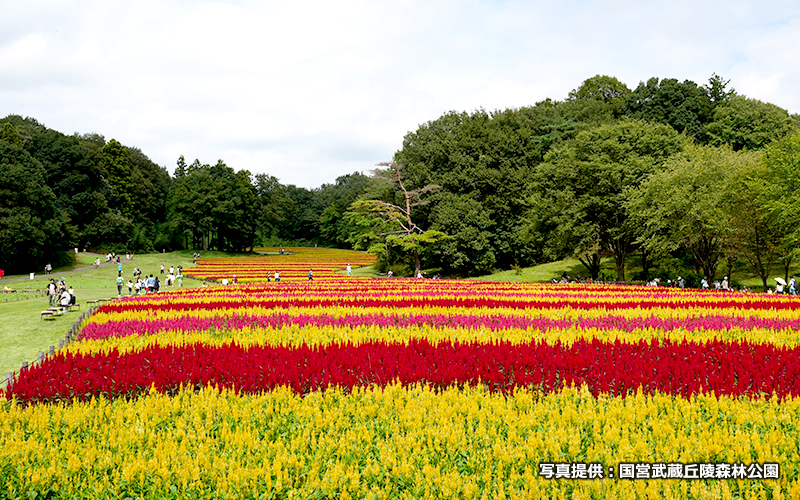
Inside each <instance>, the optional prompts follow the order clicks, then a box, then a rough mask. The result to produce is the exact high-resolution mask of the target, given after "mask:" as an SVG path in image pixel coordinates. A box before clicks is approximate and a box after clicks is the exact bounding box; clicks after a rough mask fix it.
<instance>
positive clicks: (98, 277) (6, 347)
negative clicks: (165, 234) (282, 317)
mask: <svg viewBox="0 0 800 500" xmlns="http://www.w3.org/2000/svg"><path fill="white" fill-rule="evenodd" d="M224 255H227V254H223V253H220V252H203V257H215V256H224ZM97 257H101V262H102V266H101V267H100V268H98V269H94V268H92V267H90V268H89V269H85V268H81V267H80V266H87V265H88V266H91V264H92V262H94V260H95V259H96V258H97ZM161 264H164V267H165V268H166V269H169V267H170V266H173V267H177V266H178V265H182V266H183V267H184V268H189V267H191V266H192V252H190V251H182V252H170V253H164V254H146V255H137V256H135V258H134V259H133V260H131V261H126V260H125V257H124V256H122V272H123V277H124V278H125V280H126V281H127V280H128V278H131V277H132V272H133V269H134V267H139V268H140V269H141V270H142V273H143V274H147V275H150V274H153V275H158V274H159V272H160V265H161ZM51 277H53V278H56V279H60V278H61V277H64V278H66V282H67V284H68V285H72V286H73V287H74V288H75V296H76V297H77V301H78V303H79V304H81V311H85V310H86V301H87V300H94V299H100V298H109V297H115V296H116V295H117V287H116V278H117V265H116V264H113V265H112V264H106V262H105V257H104V256H99V255H97V254H88V253H87V254H79V255H78V264H76V266H72V267H70V268H58V269H55V270H54V271H53V274H52V275H50V276H45V275H44V274H41V275H38V274H37V275H36V276H35V279H33V280H30V279H28V278H29V276H28V275H24V276H6V277H4V278H0V288H3V287H8V288H11V289H14V290H42V289H44V288H45V286H46V285H47V283H48V282H49V279H50V278H51ZM19 278H22V279H19ZM162 282H163V280H162ZM200 284H202V281H200V280H194V279H192V278H189V277H188V276H184V279H183V286H184V288H187V287H195V286H199V285H200ZM162 289H163V288H162ZM127 290H128V289H127V287H124V288H123V294H127ZM18 293H20V296H22V295H23V294H22V293H21V292H15V293H1V294H0V379H2V380H5V374H6V373H7V372H12V371H18V370H19V368H20V367H21V366H22V362H23V361H28V362H30V361H33V360H34V359H36V358H37V357H38V355H39V352H40V351H45V352H46V351H48V350H49V348H50V346H51V345H52V346H56V347H58V342H59V340H61V339H63V338H64V336H65V335H66V333H67V330H69V328H70V326H72V324H73V322H75V321H76V320H77V319H78V317H79V316H80V314H81V313H80V312H77V311H72V312H68V313H65V314H64V315H62V316H59V317H56V319H53V320H43V319H42V317H41V312H42V311H43V310H45V309H47V308H48V307H49V306H50V304H49V300H48V298H47V297H46V296H42V297H38V298H36V297H35V293H34V292H28V293H25V294H24V295H25V296H27V297H31V298H27V300H14V299H16V298H17V297H18V295H17V294H18ZM6 300H7V301H8V302H6Z"/></svg>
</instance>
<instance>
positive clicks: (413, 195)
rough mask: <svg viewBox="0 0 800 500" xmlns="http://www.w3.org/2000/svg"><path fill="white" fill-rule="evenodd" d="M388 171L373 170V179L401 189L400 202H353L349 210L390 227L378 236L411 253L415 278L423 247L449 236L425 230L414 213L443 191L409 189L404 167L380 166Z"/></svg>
mask: <svg viewBox="0 0 800 500" xmlns="http://www.w3.org/2000/svg"><path fill="white" fill-rule="evenodd" d="M378 166H380V167H385V169H377V170H375V171H374V177H375V178H376V179H377V180H379V181H380V182H383V183H386V184H390V185H392V186H393V187H395V188H396V189H398V190H399V193H400V195H401V197H402V200H401V202H400V203H398V204H395V203H390V202H387V201H383V200H379V199H367V200H359V201H356V202H354V203H353V204H352V205H351V206H350V209H351V211H353V212H359V213H361V214H364V215H366V216H368V217H370V218H372V219H374V220H375V223H376V224H379V225H382V226H384V227H388V228H389V230H387V231H384V232H382V233H381V234H379V236H382V237H385V238H386V242H387V243H388V244H392V245H396V246H399V247H400V248H402V249H403V250H404V251H406V252H408V253H409V254H411V256H412V259H413V263H414V276H418V275H419V273H420V269H421V267H422V263H421V261H420V252H421V251H422V249H423V247H424V246H425V245H428V244H433V243H436V242H438V241H441V240H442V239H444V238H446V237H447V236H446V235H445V234H444V233H442V232H441V231H435V230H431V229H428V230H425V229H423V228H422V227H420V226H419V225H418V224H417V222H416V220H415V219H414V216H413V213H412V210H413V209H414V208H415V207H418V206H421V205H424V204H426V203H427V200H426V199H425V195H426V194H428V193H430V192H432V191H435V190H437V189H439V188H440V186H437V185H434V184H428V185H426V186H423V187H421V188H419V189H408V188H407V187H406V186H405V179H404V167H405V166H404V165H403V164H401V163H397V162H396V161H392V162H384V163H379V164H378Z"/></svg>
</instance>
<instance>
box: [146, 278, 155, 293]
mask: <svg viewBox="0 0 800 500" xmlns="http://www.w3.org/2000/svg"><path fill="white" fill-rule="evenodd" d="M155 288H156V279H155V278H153V275H152V274H151V275H150V277H149V278H147V292H148V293H150V292H152V291H154V290H155Z"/></svg>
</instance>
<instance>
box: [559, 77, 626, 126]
mask: <svg viewBox="0 0 800 500" xmlns="http://www.w3.org/2000/svg"><path fill="white" fill-rule="evenodd" d="M630 93H631V89H629V88H628V86H627V85H625V84H624V83H622V82H621V81H619V80H617V79H616V78H614V77H612V76H605V75H595V76H593V77H592V78H589V79H587V80H585V81H584V82H583V84H582V85H581V86H580V87H578V88H577V89H574V90H573V91H571V92H570V93H569V99H570V100H588V99H593V100H597V101H601V102H603V103H605V104H607V105H608V106H609V107H610V109H611V110H612V113H613V114H614V116H620V115H621V114H622V113H623V112H624V111H625V106H626V102H627V99H628V96H629V95H630Z"/></svg>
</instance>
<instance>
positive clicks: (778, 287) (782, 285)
mask: <svg viewBox="0 0 800 500" xmlns="http://www.w3.org/2000/svg"><path fill="white" fill-rule="evenodd" d="M775 281H776V282H777V283H776V284H775V291H774V292H773V291H772V288H770V289H769V290H767V293H770V294H771V293H775V294H778V295H784V294H789V295H797V279H796V278H795V277H794V276H792V277H791V278H789V282H788V283H786V281H785V280H783V279H780V278H775Z"/></svg>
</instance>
